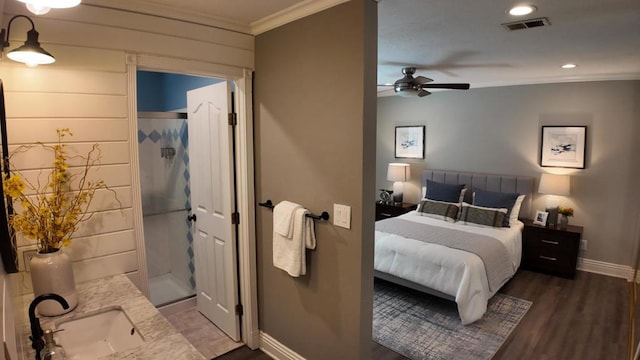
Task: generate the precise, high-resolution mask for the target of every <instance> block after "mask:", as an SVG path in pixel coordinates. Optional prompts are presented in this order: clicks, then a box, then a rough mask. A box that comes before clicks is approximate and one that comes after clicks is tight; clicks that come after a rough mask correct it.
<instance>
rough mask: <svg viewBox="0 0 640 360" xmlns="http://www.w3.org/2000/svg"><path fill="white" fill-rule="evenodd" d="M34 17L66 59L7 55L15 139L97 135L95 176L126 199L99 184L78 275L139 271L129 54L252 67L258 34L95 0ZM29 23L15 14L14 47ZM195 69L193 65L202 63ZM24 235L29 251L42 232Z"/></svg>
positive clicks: (31, 162)
mask: <svg viewBox="0 0 640 360" xmlns="http://www.w3.org/2000/svg"><path fill="white" fill-rule="evenodd" d="M20 13H25V10H24V6H23V4H21V3H19V2H8V3H6V5H5V12H4V18H3V23H4V24H7V23H8V20H9V19H10V17H11V16H13V15H15V14H20ZM31 17H32V19H33V20H34V22H35V25H36V29H37V30H38V32H39V33H40V42H41V44H42V46H43V47H44V48H45V49H47V50H48V51H49V52H51V53H52V54H54V56H55V57H56V60H57V61H56V63H54V64H52V65H48V66H40V67H38V68H35V69H29V68H26V67H25V66H23V65H21V64H17V63H13V62H11V61H9V60H7V59H3V60H2V61H1V62H0V78H1V79H2V80H3V83H4V88H5V103H6V112H7V118H8V134H9V144H10V146H11V149H15V147H16V146H19V145H22V144H28V143H32V142H36V141H41V142H54V141H55V140H56V132H55V129H56V128H61V127H69V128H71V129H72V131H73V132H74V136H73V137H71V138H69V139H68V141H69V142H70V143H71V144H70V146H69V150H70V151H71V152H74V151H77V152H78V153H82V154H86V152H87V151H88V149H89V148H90V146H91V145H92V144H94V143H98V144H99V145H100V147H101V149H102V154H103V157H102V161H101V165H100V166H99V167H98V168H96V172H95V176H96V177H99V178H101V179H103V180H105V182H106V183H107V185H108V186H109V187H110V188H111V189H113V190H114V191H115V193H116V194H117V198H118V200H119V202H118V201H116V200H115V197H114V196H113V194H112V193H110V192H108V191H101V192H99V193H98V195H97V196H96V199H95V200H94V204H93V205H92V207H91V209H90V210H91V211H92V212H94V214H93V217H92V218H91V219H90V220H89V221H88V222H86V223H84V224H83V225H82V227H81V228H80V229H79V231H78V232H77V233H76V234H75V238H74V240H73V242H72V245H71V247H70V248H68V249H67V251H68V253H69V254H70V256H71V258H72V260H73V265H74V274H75V278H76V281H78V282H80V281H86V280H91V279H95V278H99V277H103V276H108V275H111V274H116V273H128V274H129V275H130V277H131V278H132V279H133V280H134V281H135V279H136V278H137V271H138V260H137V251H136V229H135V226H136V225H135V222H134V220H133V213H134V208H135V207H137V206H139V203H137V200H136V199H134V198H133V194H134V191H133V189H132V187H131V186H132V171H135V169H132V167H131V156H132V154H130V144H129V127H130V124H131V122H130V120H131V119H129V115H128V114H130V113H132V112H130V111H129V110H130V109H128V106H129V104H130V103H131V101H130V97H132V96H135V94H130V93H129V90H128V81H130V80H129V79H130V77H129V76H128V73H127V71H128V67H127V64H126V59H127V54H133V55H142V56H145V57H147V58H149V59H163V58H170V59H172V61H173V62H174V63H180V62H184V63H190V62H194V61H197V62H198V63H200V64H215V65H216V66H217V68H219V69H222V70H221V73H220V74H218V75H220V76H221V77H224V76H225V75H226V74H225V73H224V72H225V69H233V71H234V72H240V71H241V69H252V68H253V50H254V48H253V46H254V44H253V36H251V35H246V34H241V33H238V32H233V31H226V30H223V29H220V28H213V27H207V26H202V25H197V24H192V23H187V22H181V21H175V20H169V19H165V18H160V17H153V16H146V15H142V14H137V13H126V12H122V11H116V10H112V9H104V8H98V7H91V6H79V7H77V8H73V9H68V10H64V11H62V10H58V11H52V12H51V13H49V14H48V15H46V16H44V17H35V16H31ZM27 23H28V22H26V21H25V24H22V21H19V20H16V21H15V22H14V24H13V25H12V30H11V35H12V36H11V37H12V38H11V39H10V40H11V46H10V48H13V47H15V46H18V45H20V44H21V42H22V41H24V38H25V34H26V30H27V25H28V24H27ZM192 69H193V68H191V69H185V72H186V73H189V72H191V73H193V70H192ZM227 73H228V72H227ZM208 75H214V74H208ZM133 113H135V111H134V112H133ZM50 163H51V159H50V158H48V157H47V154H46V153H45V152H41V151H33V152H29V156H24V155H22V156H16V157H15V158H14V164H15V165H17V167H19V168H21V169H23V170H24V173H25V175H26V176H29V177H33V176H36V175H37V173H38V171H39V169H40V168H43V167H48V166H50ZM18 245H19V251H20V253H21V251H22V250H24V249H29V248H31V247H32V246H33V242H31V241H28V240H24V239H20V240H19V244H18ZM19 260H20V261H22V257H20V258H19ZM21 266H24V264H21ZM24 283H25V286H26V287H28V286H29V284H26V283H28V282H24ZM24 290H25V291H28V290H29V289H28V288H25V289H24Z"/></svg>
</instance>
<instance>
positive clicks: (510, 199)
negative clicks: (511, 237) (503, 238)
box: [473, 189, 524, 227]
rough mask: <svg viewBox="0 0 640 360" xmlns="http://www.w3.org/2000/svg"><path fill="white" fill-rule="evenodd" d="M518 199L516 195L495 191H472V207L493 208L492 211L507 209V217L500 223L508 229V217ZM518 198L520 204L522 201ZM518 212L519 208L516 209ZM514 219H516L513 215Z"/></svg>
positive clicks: (518, 195)
mask: <svg viewBox="0 0 640 360" xmlns="http://www.w3.org/2000/svg"><path fill="white" fill-rule="evenodd" d="M519 197H520V194H518V193H501V192H496V191H487V190H481V189H475V190H474V191H473V205H477V206H482V207H487V208H494V209H502V208H504V209H507V216H506V218H505V219H504V220H503V222H502V226H504V227H509V225H510V217H511V216H510V215H511V213H512V211H513V209H514V205H515V204H516V201H517V200H518V198H519ZM523 198H524V197H522V198H520V203H522V199H523ZM517 210H518V212H520V208H519V207H518V209H517ZM515 216H516V219H517V217H518V215H517V214H515Z"/></svg>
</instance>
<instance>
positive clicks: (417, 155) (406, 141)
mask: <svg viewBox="0 0 640 360" xmlns="http://www.w3.org/2000/svg"><path fill="white" fill-rule="evenodd" d="M424 135H425V126H424V125H421V126H396V137H395V157H396V159H424Z"/></svg>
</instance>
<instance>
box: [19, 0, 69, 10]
mask: <svg viewBox="0 0 640 360" xmlns="http://www.w3.org/2000/svg"><path fill="white" fill-rule="evenodd" d="M18 1H20V2H22V3H25V4H27V5H32V6H35V7H48V8H51V9H66V8H70V7H74V6H78V5H79V4H80V2H81V1H82V0H18Z"/></svg>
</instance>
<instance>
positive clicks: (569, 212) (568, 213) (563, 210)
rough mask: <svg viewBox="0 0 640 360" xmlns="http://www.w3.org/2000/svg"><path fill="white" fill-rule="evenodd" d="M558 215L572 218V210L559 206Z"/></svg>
mask: <svg viewBox="0 0 640 360" xmlns="http://www.w3.org/2000/svg"><path fill="white" fill-rule="evenodd" d="M558 214H560V215H564V216H573V208H570V207H565V206H560V207H559V208H558Z"/></svg>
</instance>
